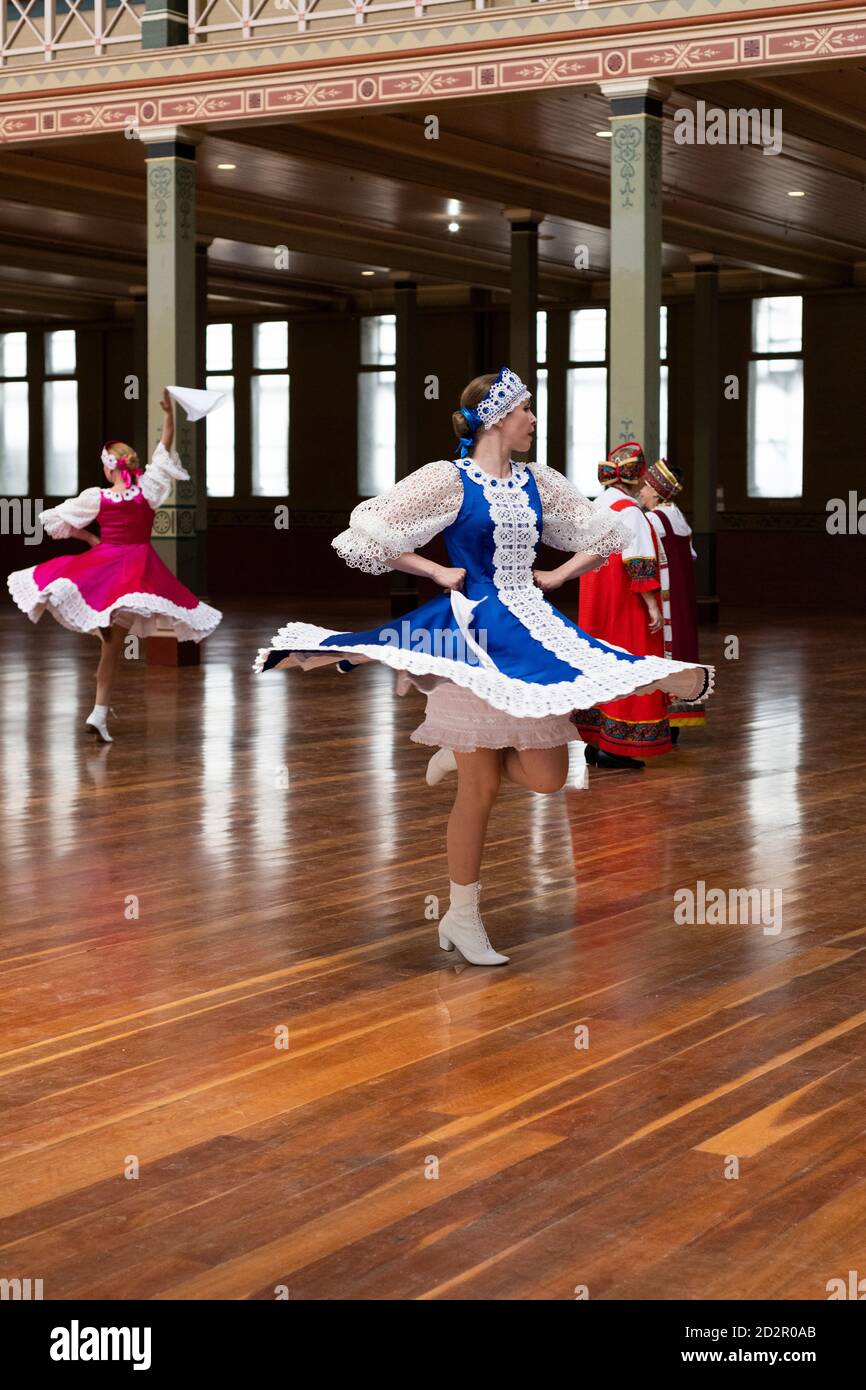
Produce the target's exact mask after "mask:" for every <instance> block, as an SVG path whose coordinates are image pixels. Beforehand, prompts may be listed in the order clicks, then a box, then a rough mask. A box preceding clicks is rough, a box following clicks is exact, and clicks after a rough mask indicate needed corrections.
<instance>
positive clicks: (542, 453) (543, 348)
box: [533, 309, 548, 463]
mask: <svg viewBox="0 0 866 1390" xmlns="http://www.w3.org/2000/svg"><path fill="white" fill-rule="evenodd" d="M535 330H536V331H535V358H536V362H537V364H538V370H537V372H536V376H535V381H536V386H535V401H534V402H533V409H534V411H535V415H536V418H537V419H538V424H537V425H536V426H535V457H536V458H537V460H538V462H539V463H547V413H548V412H547V314H546V313H545V311H544V310H543V309H542V310H540V311H539V312H538V313H537V314H536V316H535Z"/></svg>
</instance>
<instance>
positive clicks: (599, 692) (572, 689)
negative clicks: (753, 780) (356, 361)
mask: <svg viewBox="0 0 866 1390" xmlns="http://www.w3.org/2000/svg"><path fill="white" fill-rule="evenodd" d="M456 463H457V466H458V468H459V469H461V471H462V472H464V473H466V475H467V476H468V477H469V478H471V479H472V481H473V482H475V483H476V484H477V485H478V486H480V487H481V488H482V489H483V491H484V496H485V499H486V500H487V504H488V506H489V508H490V516H491V520H492V521H493V540H494V555H493V581H494V583H495V585H496V588H497V591H498V594H499V598H500V600H501V602H502V603H503V604H504V605H505V607H506V608H507V609H508V610H509V612H510V613H512V614H513V616H514V617H515V618H516V619H517V621H518V622H519V623H520V624H521V626H522V627H523V628H525V630H526V631H527V632H528V633H529V635H530V636H531V637H533V638H534V639H535V641H536V642H538V643H540V645H541V646H542V647H544V648H545V650H546V651H549V652H551V653H552V654H553V655H554V656H555V657H557V658H558V659H559V660H560V661H562V662H564V663H565V664H566V665H568V666H572V667H573V668H574V669H575V671H576V673H577V674H576V675H575V678H574V680H572V681H558V682H556V683H555V684H552V685H542V684H540V683H533V682H529V681H522V680H518V679H515V678H514V677H511V676H506V675H503V673H502V672H501V671H499V670H497V669H496V668H495V667H494V668H493V669H490V668H487V667H482V668H478V667H472V666H468V665H464V664H463V663H462V662H457V661H453V660H451V659H450V658H448V657H441V656H433V655H429V654H427V653H425V652H415V651H402V650H400V649H399V648H394V647H381V646H378V645H376V644H372V643H371V644H365V645H360V644H355V645H353V644H352V643H351V642H350V643H348V644H347V646H346V647H343V648H336V647H328V648H324V649H323V648H322V642H323V640H324V639H325V638H326V637H336V636H339V635H340V634H338V633H336V632H333V631H330V630H329V629H327V628H320V627H317V626H315V625H314V624H311V623H289V624H288V625H287V626H286V627H284V628H281V629H280V631H279V632H278V633H277V634H276V636H275V637H273V638H272V639H271V648H272V649H275V650H286V651H289V652H296V653H300V654H302V653H304V652H315V651H322V650H325V651H326V652H334V653H335V660H337V659H338V658H339V656H340V655H342V654H343V653H346V654H350V653H351V652H357V653H359V654H361V655H362V656H368V657H370V658H372V659H373V660H375V661H381V662H384V663H385V664H386V665H388V666H391V667H392V668H393V669H395V670H401V671H407V672H409V673H410V674H412V675H425V674H433V675H439V676H443V677H445V678H446V679H448V680H451V681H453V682H454V683H455V684H456V685H460V686H463V687H464V688H465V689H468V690H471V691H473V692H474V693H475V694H476V695H479V696H480V697H481V699H483V700H486V701H487V702H488V703H489V704H491V705H493V706H494V708H496V709H499V710H504V711H505V712H506V713H507V714H512V715H514V716H516V717H517V718H529V719H533V718H535V719H537V718H539V717H540V716H542V715H547V714H567V713H569V711H571V710H573V709H588V708H590V707H591V706H593V705H598V704H605V703H607V702H608V701H610V700H618V699H622V698H624V697H625V696H627V695H634V694H636V693H638V692H639V691H643V690H644V689H645V688H646V686H648V685H653V684H656V683H659V685H660V688H662V689H665V690H667V691H669V693H671V694H674V695H677V696H679V698H681V699H689V698H690V697H691V696H692V692H693V691H694V689H695V677H696V674H697V672H698V671H700V672H701V679H703V672H704V669H705V668H703V667H700V666H696V665H695V664H693V663H686V662H682V661H669V660H666V659H665V658H663V657H656V656H644V657H640V658H639V659H638V660H637V661H623V660H622V659H621V656H618V655H617V649H616V648H614V647H612V646H610V645H608V644H604V645H603V646H601V647H599V646H597V645H595V644H594V643H592V642H590V641H589V640H587V639H586V638H585V637H581V635H580V633H579V632H577V631H576V630H575V629H574V628H573V627H571V626H570V625H569V624H568V623H566V621H565V620H564V618H562V617H561V616H560V614H559V613H557V612H556V610H555V609H554V608H553V607H552V606H551V605H550V604H549V603H548V602H547V600H546V599H545V597H544V595H543V594H542V592H541V590H540V589H538V588H537V587H536V585H535V584H534V582H533V578H532V565H533V561H534V559H535V551H536V547H537V545H538V527H537V525H536V515H535V512H534V510H533V508H532V506H531V505H530V502H529V498H528V496H527V493H526V482H527V478H528V473H527V470H526V469H525V468H523V467H522V465H520V464H515V463H512V476H511V477H510V478H494V477H493V476H492V475H491V474H489V473H486V472H485V471H484V469H482V468H479V467H478V465H477V464H475V463H473V462H471V461H468V460H456ZM421 471H423V470H421ZM413 476H414V475H413ZM268 654H269V652H268V650H266V649H263V650H262V651H260V652H259V655H258V657H257V659H256V662H255V664H254V667H253V669H254V670H257V671H261V670H262V668H263V665H264V661H265V659H266V658H267V656H268ZM283 664H289V665H292V664H296V665H297V664H300V662H299V661H298V660H297V659H296V658H295V657H294V656H289V657H287V659H286V662H285V663H283V662H281V663H280V665H283ZM709 693H710V692H709V691H707V692H705V694H704V696H703V697H702V698H704V699H706V698H707V696H708V695H709Z"/></svg>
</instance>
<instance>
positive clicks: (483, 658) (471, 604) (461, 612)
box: [451, 589, 497, 671]
mask: <svg viewBox="0 0 866 1390" xmlns="http://www.w3.org/2000/svg"><path fill="white" fill-rule="evenodd" d="M483 602H484V599H483V598H476V599H471V598H467V597H466V595H465V594H461V592H460V590H459V589H452V590H451V612H452V613H453V614H454V617H455V618H456V619H457V626H458V627H459V629H460V631H461V632H462V634H463V637H464V640H465V642H466V645H467V647H468V648H469V650H470V651H471V652H474V653H475V655H476V657H477V658H478V660H479V661H480V663H481V665H482V666H486V667H487V668H488V669H490V668H492V669H493V670H494V671H495V670H496V669H497V667H496V662H495V661H494V660H493V658H492V657H491V656H488V655H487V652H486V651H485V650H484V648H483V647H482V646H480V645H479V644H478V642H476V640H475V638H474V637H473V636H472V633H471V632H470V631H469V624H470V623H471V622H472V618H473V614H474V612H475V609H476V608H477V607H478V605H479V603H483Z"/></svg>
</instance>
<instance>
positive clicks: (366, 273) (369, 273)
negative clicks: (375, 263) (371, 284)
mask: <svg viewBox="0 0 866 1390" xmlns="http://www.w3.org/2000/svg"><path fill="white" fill-rule="evenodd" d="M361 274H362V275H375V274H376V272H375V270H362V271H361Z"/></svg>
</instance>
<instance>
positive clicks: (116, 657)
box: [96, 627, 126, 705]
mask: <svg viewBox="0 0 866 1390" xmlns="http://www.w3.org/2000/svg"><path fill="white" fill-rule="evenodd" d="M125 636H126V628H123V627H110V628H109V629H108V636H107V637H102V635H101V634H100V640H101V642H102V650H101V652H100V654H99V665H98V666H97V668H96V703H97V705H107V704H108V702H109V700H110V699H111V691H112V688H113V686H114V681H115V678H116V676H117V667H118V665H119V663H120V657H121V654H122V652H123V639H124V637H125Z"/></svg>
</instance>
